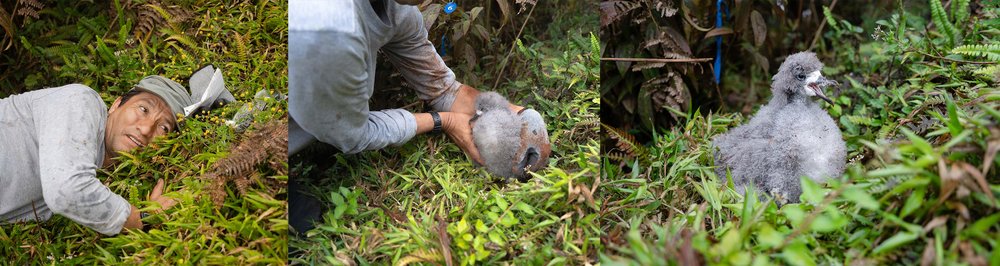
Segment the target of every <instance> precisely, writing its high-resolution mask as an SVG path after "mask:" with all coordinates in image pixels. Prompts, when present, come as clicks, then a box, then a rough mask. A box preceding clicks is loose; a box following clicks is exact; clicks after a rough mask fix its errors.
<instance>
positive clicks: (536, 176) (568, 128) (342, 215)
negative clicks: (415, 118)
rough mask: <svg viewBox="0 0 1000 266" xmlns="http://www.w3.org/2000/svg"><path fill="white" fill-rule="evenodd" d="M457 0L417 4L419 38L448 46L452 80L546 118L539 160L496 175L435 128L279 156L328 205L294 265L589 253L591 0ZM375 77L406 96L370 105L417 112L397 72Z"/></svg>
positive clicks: (592, 230) (593, 235)
mask: <svg viewBox="0 0 1000 266" xmlns="http://www.w3.org/2000/svg"><path fill="white" fill-rule="evenodd" d="M456 3H457V4H458V5H459V8H458V10H457V11H455V12H454V13H452V14H445V13H440V8H441V6H442V5H444V4H446V2H444V1H431V2H430V3H428V4H426V5H424V6H421V8H422V10H423V12H424V15H425V21H433V22H431V23H430V24H431V25H432V26H430V35H431V36H430V38H429V39H430V40H432V42H434V43H435V44H436V46H439V44H440V43H441V42H440V40H441V39H442V36H444V37H445V38H446V39H447V40H446V41H445V42H446V45H445V46H446V47H455V48H454V49H446V51H445V56H444V59H445V61H446V63H448V65H449V66H451V67H452V69H453V70H455V72H456V76H457V77H458V79H459V80H460V81H462V82H464V83H466V84H469V85H471V86H473V87H476V88H478V89H480V90H494V89H493V86H494V84H498V85H497V86H496V89H495V91H498V92H500V93H501V94H504V95H506V96H508V98H509V99H511V100H512V101H514V102H517V103H519V104H521V105H524V106H526V107H530V108H534V109H535V110H538V111H539V112H540V113H541V114H542V115H543V116H544V117H545V120H546V121H547V123H548V130H549V137H550V140H551V142H552V151H553V155H552V156H551V157H550V160H549V161H548V168H547V169H545V170H542V171H540V172H536V173H533V174H532V179H531V180H530V181H528V182H524V183H521V182H518V181H511V182H510V183H505V182H503V181H501V180H499V179H497V178H492V177H491V176H490V175H489V174H487V173H486V171H485V170H484V169H481V168H474V167H473V166H472V164H471V163H470V161H469V160H468V159H466V157H465V155H464V154H463V153H462V152H461V151H460V150H459V149H458V147H457V146H455V145H454V144H452V143H451V142H450V141H449V140H448V139H447V138H446V137H445V136H442V135H429V136H428V135H424V136H418V137H415V138H414V139H413V140H411V141H410V142H409V143H407V144H405V145H403V146H400V147H391V148H387V149H384V150H380V151H371V152H362V153H360V154H356V155H343V154H334V155H325V156H316V157H313V158H310V160H311V161H309V160H301V161H300V162H296V161H297V160H298V159H297V158H295V157H293V158H290V166H291V175H292V178H302V179H298V180H304V179H306V178H305V177H307V176H309V177H310V178H311V179H312V180H313V181H311V187H312V188H311V191H312V193H313V194H315V195H316V196H317V197H318V198H320V199H323V201H324V204H325V205H326V206H327V208H328V211H326V212H325V213H324V215H323V216H324V217H323V220H322V221H321V222H320V223H319V224H317V227H316V228H315V229H313V230H311V231H308V232H304V236H303V237H302V238H298V239H295V238H293V240H292V241H291V243H290V249H291V250H294V251H292V252H290V254H289V257H290V261H291V262H292V263H293V264H296V263H301V264H312V263H330V264H348V265H367V264H390V263H391V264H395V265H406V264H417V263H419V264H444V265H469V264H497V263H501V262H504V263H510V264H514V265H537V264H546V263H550V262H551V263H556V264H560V263H562V264H585V263H596V261H597V254H599V253H600V252H602V246H601V243H600V241H599V239H600V236H601V235H602V234H603V233H602V232H601V228H600V225H599V224H598V223H597V219H596V217H597V216H598V213H599V211H600V209H601V208H602V206H603V205H604V203H605V202H604V201H603V200H602V199H600V198H597V197H595V196H594V195H595V193H596V191H595V190H596V188H597V187H598V186H599V185H600V183H601V181H600V177H599V176H598V174H599V171H598V166H599V162H600V161H599V159H598V156H599V155H598V152H599V146H598V143H597V141H596V139H597V132H598V124H599V123H597V104H598V98H597V97H598V96H597V92H596V86H597V79H598V75H599V73H598V70H597V67H598V56H599V45H598V40H597V37H596V35H595V34H594V33H593V32H594V31H595V30H596V29H597V23H596V22H597V18H596V13H594V12H593V11H592V10H594V8H595V7H594V6H593V4H591V3H587V1H538V2H537V3H536V2H535V1H507V0H501V1H484V2H480V1H456ZM522 28H523V32H522ZM465 30H468V34H466V33H465V32H464V31H465ZM519 33H520V34H519ZM459 35H464V37H460V38H459V37H457V36H459ZM470 43H471V44H470ZM466 44H469V45H468V46H466ZM458 47H466V48H458ZM439 48H440V46H439ZM462 49H468V50H462ZM466 53H472V54H473V55H472V56H465V54H466ZM508 55H509V58H508ZM473 60H475V61H473ZM379 71H380V72H382V73H385V75H387V76H388V78H393V76H394V75H395V74H393V73H392V70H391V68H387V69H386V70H383V69H382V68H380V70H379ZM387 83H388V84H384V85H381V86H383V87H377V89H376V91H377V92H376V95H380V93H386V94H389V95H398V94H399V93H409V94H408V95H403V96H394V97H385V98H383V99H388V101H390V104H385V103H384V102H383V103H380V102H375V103H373V105H372V106H382V107H393V108H398V107H401V106H407V108H410V110H413V111H422V110H423V109H420V108H421V106H422V104H421V103H419V101H418V100H417V98H416V97H415V95H414V94H413V93H412V92H409V91H408V90H409V89H406V88H405V86H406V85H405V83H404V82H402V81H399V80H392V81H391V82H387ZM377 86H380V85H377ZM393 88H398V89H393ZM378 91H389V92H388V93H387V92H378ZM375 97H378V96H375ZM375 97H373V98H375ZM411 104H412V105H411ZM373 108H374V107H373ZM297 156H298V155H297Z"/></svg>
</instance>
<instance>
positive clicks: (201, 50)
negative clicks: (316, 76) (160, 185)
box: [0, 0, 288, 265]
mask: <svg viewBox="0 0 1000 266" xmlns="http://www.w3.org/2000/svg"><path fill="white" fill-rule="evenodd" d="M0 7H2V9H0V22H3V23H0V24H3V29H4V34H5V35H4V39H3V42H0V44H3V47H0V49H2V53H0V66H3V71H0V75H2V76H0V80H2V81H0V97H6V96H7V95H10V94H14V93H20V92H24V91H29V90H34V89H41V88H45V87H54V86H61V85H64V84H69V83H82V84H85V85H88V86H90V87H91V88H94V89H95V90H97V91H98V92H99V93H100V94H101V97H102V98H103V99H104V100H105V102H106V103H109V104H110V103H111V102H112V101H113V100H114V99H115V98H116V97H118V96H120V95H122V94H123V93H124V92H126V91H127V90H129V89H131V86H132V85H134V84H135V83H137V82H138V81H139V79H141V78H142V77H143V76H146V75H154V74H156V75H163V76H166V77H168V78H171V79H173V80H175V81H177V82H180V83H182V84H186V83H187V78H188V75H190V74H191V73H192V71H194V70H197V69H198V68H200V67H201V66H203V65H206V64H214V65H215V66H216V67H219V68H221V69H222V70H223V74H224V76H225V78H226V85H227V88H228V89H229V90H230V91H231V92H232V93H233V94H234V95H235V96H236V99H237V102H234V103H231V104H228V105H226V106H224V107H222V108H219V109H216V110H213V111H211V112H208V113H202V114H200V115H197V116H195V117H189V118H184V119H182V124H181V126H180V127H179V132H176V133H171V134H170V135H168V136H167V137H166V138H160V139H159V140H157V141H154V142H152V143H151V144H150V145H149V146H148V147H146V148H143V149H139V150H135V151H133V152H131V153H128V154H124V155H122V156H121V157H120V158H119V160H120V163H119V164H118V165H116V166H114V167H113V168H111V169H103V170H99V171H98V178H99V179H101V180H102V181H103V182H104V183H105V184H107V185H108V186H109V187H110V188H111V189H112V191H114V192H116V193H118V194H119V195H122V196H123V197H125V198H126V199H128V200H129V202H130V203H132V204H133V205H135V206H138V207H140V208H143V209H147V210H148V209H151V208H152V207H151V204H152V203H151V202H145V200H146V196H147V195H148V193H149V192H150V191H151V190H152V187H153V185H154V183H155V182H156V180H157V179H160V178H162V179H164V180H165V181H167V184H168V185H167V188H166V191H167V192H168V193H166V194H165V195H166V196H169V197H173V198H176V199H177V201H178V204H177V205H175V206H174V207H173V208H171V209H169V210H167V211H166V212H165V213H163V214H155V215H153V216H152V217H150V218H148V219H147V221H151V222H150V223H149V224H150V225H149V228H148V230H147V231H143V232H139V231H133V232H130V233H127V234H119V235H117V236H114V237H105V236H103V235H100V234H99V233H97V232H95V231H92V230H90V229H87V228H85V227H83V226H81V225H78V224H76V223H74V222H72V221H71V220H69V219H66V218H64V217H61V216H55V217H53V219H51V220H49V221H46V222H37V223H16V224H4V225H0V258H4V261H5V262H6V263H11V264H18V265H20V264H31V263H43V262H59V263H64V264H140V263H142V264H224V263H236V264H250V263H267V264H284V263H286V260H287V249H286V248H285V247H286V246H287V228H288V222H287V218H286V214H285V212H286V210H287V203H286V202H285V200H284V198H285V197H286V190H287V189H286V187H287V185H286V181H287V169H288V168H287V167H288V166H287V162H286V161H285V159H284V158H280V156H281V155H284V154H285V151H280V152H276V151H274V150H273V149H265V148H264V147H285V149H287V144H286V143H285V142H286V141H287V139H286V138H287V137H285V138H282V136H281V134H280V133H281V132H286V133H285V134H287V130H286V128H287V119H286V118H285V117H286V111H285V110H286V109H287V103H286V102H285V101H284V100H281V99H280V97H279V98H277V99H262V100H258V101H254V95H255V93H256V92H257V91H259V90H265V91H267V92H270V93H272V94H273V93H283V94H284V93H287V67H286V61H287V60H286V59H285V58H286V55H287V45H286V44H287V18H286V17H287V16H286V14H287V2H286V1H235V2H226V3H222V2H219V1H127V0H119V1H102V2H101V3H91V2H86V1H84V2H80V1H51V2H41V1H30V0H25V1H4V3H3V4H0ZM241 108H247V109H255V110H258V111H257V112H254V113H253V115H252V116H251V117H252V118H253V122H252V123H249V124H250V127H249V129H247V130H245V131H243V132H238V131H237V130H235V129H234V128H233V127H231V126H228V125H226V123H225V122H226V120H228V119H231V118H232V117H233V115H234V114H235V113H236V112H237V111H238V110H240V109H241ZM286 136H287V135H286ZM245 142H252V145H253V146H254V147H261V148H260V149H254V150H247V149H244V148H240V147H243V146H250V145H251V144H245ZM273 156H279V158H272V157H273Z"/></svg>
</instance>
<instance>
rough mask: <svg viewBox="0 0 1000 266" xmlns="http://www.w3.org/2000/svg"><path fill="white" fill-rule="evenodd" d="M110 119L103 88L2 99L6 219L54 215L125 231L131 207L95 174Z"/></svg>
mask: <svg viewBox="0 0 1000 266" xmlns="http://www.w3.org/2000/svg"><path fill="white" fill-rule="evenodd" d="M107 116H108V111H107V107H106V106H105V105H104V101H103V100H101V97H100V96H98V94H97V92H95V91H94V90H93V89H91V88H90V87H87V86H84V85H80V84H71V85H66V86H62V87H58V88H49V89H43V90H36V91H31V92H27V93H24V94H19V95H13V96H10V97H7V98H4V99H0V223H3V222H19V221H35V220H48V219H49V218H50V217H51V216H52V214H53V213H55V214H60V215H63V216H66V217H67V218H69V219H71V220H73V221H75V222H77V223H79V224H81V225H84V226H86V227H88V228H91V229H94V230H96V231H98V232H100V233H102V234H105V235H115V234H118V233H119V232H121V229H122V226H123V225H124V224H125V220H126V219H127V218H128V216H129V214H130V213H131V211H132V205H131V204H129V203H128V201H126V200H125V199H124V198H122V197H121V196H119V195H117V194H115V193H114V192H111V190H110V189H108V187H107V186H105V185H104V184H102V183H101V181H100V180H98V179H97V176H96V175H97V169H98V168H99V167H100V165H101V163H102V161H103V160H104V126H105V124H104V123H105V120H106V119H107Z"/></svg>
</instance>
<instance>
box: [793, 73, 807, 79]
mask: <svg viewBox="0 0 1000 266" xmlns="http://www.w3.org/2000/svg"><path fill="white" fill-rule="evenodd" d="M795 78H797V79H799V80H805V79H806V75H803V74H798V75H795Z"/></svg>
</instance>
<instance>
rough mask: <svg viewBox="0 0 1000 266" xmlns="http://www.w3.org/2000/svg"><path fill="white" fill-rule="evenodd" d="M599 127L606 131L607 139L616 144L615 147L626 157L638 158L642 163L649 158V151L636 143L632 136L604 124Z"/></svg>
mask: <svg viewBox="0 0 1000 266" xmlns="http://www.w3.org/2000/svg"><path fill="white" fill-rule="evenodd" d="M601 127H602V128H604V130H605V131H607V133H608V137H610V138H611V139H612V140H615V141H616V142H617V144H616V145H615V146H616V147H617V148H618V149H619V150H621V151H622V152H624V153H625V154H626V155H627V156H628V157H631V158H639V159H640V160H642V161H645V160H646V158H648V157H649V151H647V150H646V147H644V146H642V144H639V143H636V141H635V137H633V136H632V134H629V133H626V132H625V131H623V130H621V129H618V128H615V127H612V126H609V125H607V124H604V123H601Z"/></svg>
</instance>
